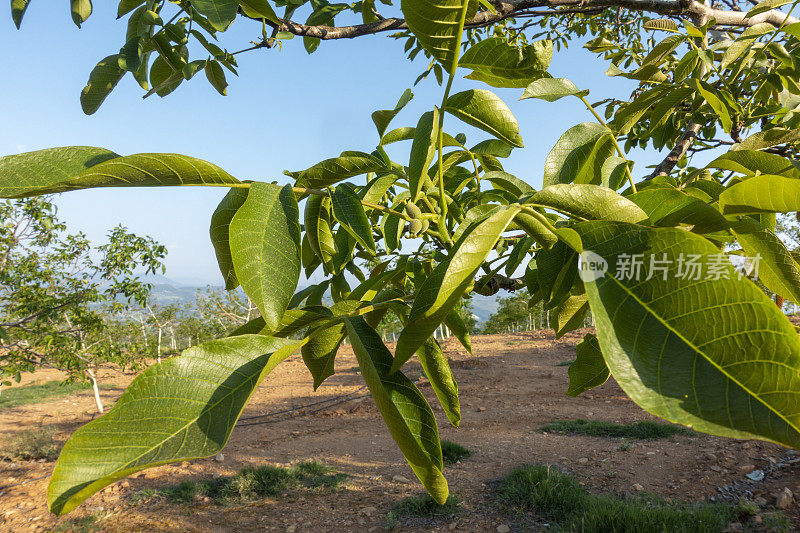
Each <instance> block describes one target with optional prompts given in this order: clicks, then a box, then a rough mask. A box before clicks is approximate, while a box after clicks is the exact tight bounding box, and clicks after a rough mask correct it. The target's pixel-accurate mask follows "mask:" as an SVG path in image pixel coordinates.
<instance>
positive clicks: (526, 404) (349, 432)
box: [0, 331, 800, 533]
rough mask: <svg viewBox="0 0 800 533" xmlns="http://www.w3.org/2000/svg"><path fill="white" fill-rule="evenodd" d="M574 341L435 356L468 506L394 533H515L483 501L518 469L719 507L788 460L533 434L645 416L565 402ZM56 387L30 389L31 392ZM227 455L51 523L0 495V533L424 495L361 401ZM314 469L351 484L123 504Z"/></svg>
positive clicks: (354, 384)
mask: <svg viewBox="0 0 800 533" xmlns="http://www.w3.org/2000/svg"><path fill="white" fill-rule="evenodd" d="M584 333H586V331H578V332H573V333H572V334H569V335H567V336H565V337H564V338H562V339H560V340H555V339H554V337H553V334H552V332H543V331H540V332H533V333H530V332H528V333H520V334H515V335H485V336H476V337H473V346H474V353H475V355H474V356H470V355H469V354H467V353H466V352H465V351H464V350H463V349H462V348H461V347H460V346H459V345H458V343H457V342H456V341H455V339H450V340H449V341H447V342H445V344H444V347H445V352H446V354H447V355H448V356H449V357H450V358H451V360H452V366H453V371H454V373H455V375H456V378H457V380H458V383H459V388H460V396H461V401H462V422H461V428H460V429H456V428H453V427H452V426H450V425H449V424H448V422H447V419H446V417H445V416H444V413H443V412H442V410H441V409H440V408H438V404H437V403H436V400H435V397H434V395H433V393H432V391H431V388H430V386H429V385H426V384H425V383H424V382H423V384H422V391H423V393H424V394H425V396H426V397H427V398H428V400H429V402H430V403H431V405H433V406H434V411H435V413H436V416H437V418H438V420H439V423H440V431H441V436H442V438H443V439H449V440H452V441H454V442H457V443H459V444H461V445H463V446H466V447H467V448H469V449H470V450H472V452H473V455H472V456H471V457H469V458H468V459H465V460H464V461H463V462H462V463H460V464H456V465H454V466H450V467H446V468H445V474H446V476H447V479H448V480H449V483H450V488H451V492H453V493H454V494H456V495H458V496H459V497H460V498H461V499H462V500H463V503H462V510H461V512H460V513H459V514H458V515H456V516H454V517H447V518H444V519H441V520H438V521H433V522H424V521H423V522H420V521H417V522H415V523H404V524H401V525H400V526H398V528H397V529H396V531H451V530H456V531H469V532H473V531H496V529H497V527H498V525H501V524H507V525H509V526H510V528H511V531H517V530H521V526H520V523H519V522H517V521H515V517H514V516H510V515H506V514H503V513H502V512H500V511H498V510H497V507H496V506H495V505H494V503H493V491H494V488H495V487H496V485H497V480H498V479H499V478H501V477H502V476H504V475H505V474H506V473H507V472H508V471H509V470H511V469H512V468H513V467H515V466H518V465H522V464H530V463H548V464H555V465H559V466H560V467H561V468H563V469H564V470H566V471H567V472H569V473H571V474H572V475H574V476H575V477H576V478H577V479H578V480H579V481H580V482H581V483H583V484H584V485H585V486H586V487H587V488H589V489H591V490H594V491H613V492H617V493H631V492H635V491H636V490H637V489H644V491H647V492H653V493H656V494H660V495H662V496H664V497H670V498H678V499H684V500H688V499H691V500H697V501H699V500H707V499H708V498H709V497H712V496H715V495H718V493H717V487H720V486H723V485H726V484H730V483H732V482H734V481H737V480H742V479H743V477H744V474H745V473H747V472H749V471H751V470H753V469H754V468H764V467H765V466H767V465H769V461H770V459H772V460H778V461H780V460H786V459H787V458H788V459H789V460H791V459H792V457H793V455H792V453H793V452H789V451H787V450H786V449H783V448H781V447H779V446H775V445H771V444H766V443H762V442H758V441H737V440H731V439H723V438H715V437H709V436H700V435H698V436H684V435H679V436H677V437H675V438H673V439H662V440H655V441H628V442H629V443H630V448H629V449H627V450H626V451H623V450H621V449H620V441H619V440H615V439H605V438H595V437H584V436H563V435H557V434H547V433H543V432H542V431H541V430H540V428H541V426H542V425H543V424H545V423H547V422H550V421H551V420H555V419H577V418H586V419H594V420H606V421H611V422H620V423H628V422H633V421H637V420H648V419H652V418H653V417H651V416H649V415H648V414H647V413H645V412H643V411H642V410H641V409H639V408H638V407H637V406H636V405H634V404H633V403H632V402H631V401H630V400H628V399H627V398H626V397H625V395H624V394H623V393H622V392H621V391H620V389H619V388H618V387H617V385H616V384H615V383H613V380H612V381H610V382H609V383H606V384H605V385H604V386H602V387H600V388H598V389H595V390H593V391H589V392H588V393H586V394H584V395H583V396H581V397H579V398H570V397H568V396H566V395H565V391H566V388H567V384H568V376H567V367H566V366H555V365H556V364H557V363H559V362H562V361H565V360H569V359H572V358H574V346H575V345H576V344H577V343H578V342H579V341H580V339H581V338H582V336H583V334H584ZM336 365H337V373H336V374H335V375H334V376H332V377H331V378H329V379H328V380H327V381H326V382H325V384H324V385H323V386H322V387H320V389H319V391H318V392H316V393H314V392H313V391H312V389H311V382H312V380H311V376H310V375H309V373H308V372H307V371H306V369H305V367H304V366H303V363H302V360H301V358H300V356H299V354H296V355H293V356H292V357H291V358H289V359H287V360H286V361H285V362H284V363H282V364H281V365H279V366H278V368H277V369H276V370H275V371H274V372H273V373H272V375H271V376H270V377H269V378H268V379H267V380H266V381H265V382H264V383H263V384H262V385H261V386H260V387H259V388H258V390H257V391H256V393H255V395H254V397H253V400H252V401H251V403H250V404H249V405H248V406H247V407H246V408H245V411H244V414H243V417H250V416H255V415H259V414H264V413H270V412H275V411H279V410H282V409H287V408H291V407H297V406H302V405H305V404H308V403H311V402H314V401H318V400H320V399H324V398H328V397H333V396H339V395H342V394H345V393H351V392H354V391H357V390H358V389H359V388H360V387H361V386H362V385H363V382H362V380H361V377H360V376H359V375H358V373H357V372H356V370H357V367H356V361H355V358H354V356H353V355H352V353H351V352H350V350H349V348H347V347H346V348H343V349H342V351H341V352H340V354H339V356H338V357H337V360H336ZM406 373H407V374H408V375H409V376H410V377H412V379H416V377H417V376H419V374H420V370H419V366H418V364H417V363H416V362H412V363H409V365H408V366H407V367H406ZM54 377H55V376H52V375H51V376H48V375H46V374H41V375H37V376H35V378H36V379H39V380H47V379H53V378H54ZM131 379H132V376H125V375H119V374H117V375H106V376H104V378H103V382H104V383H106V384H109V383H113V384H114V385H117V386H118V387H117V388H115V389H111V390H104V391H103V396H104V399H105V401H106V402H107V403H108V404H109V405H110V404H112V403H113V401H114V400H115V399H116V398H117V397H118V396H119V394H120V393H121V391H122V387H124V386H125V385H126V384H127V383H129V382H130V380H131ZM359 394H361V393H359ZM92 407H93V399H92V397H91V394H90V393H89V392H81V393H79V394H76V395H72V396H70V397H68V398H66V399H64V398H60V399H58V400H54V401H50V402H46V403H41V404H37V405H28V406H22V407H17V408H9V409H5V410H3V411H0V439H1V438H5V437H4V436H5V435H9V434H10V432H14V431H18V430H23V429H31V428H37V427H40V426H46V425H55V427H57V428H58V431H59V436H61V437H62V438H66V436H67V435H68V434H69V433H70V432H72V431H74V430H75V429H76V428H78V427H80V426H81V425H82V424H84V423H85V422H87V421H89V420H91V419H92V418H93V416H94V415H93V414H92ZM312 409H313V407H312ZM275 418H280V417H275ZM223 453H224V459H223V460H222V461H218V460H215V459H214V458H210V459H204V460H197V461H192V462H190V463H188V462H185V463H182V464H176V465H170V466H163V467H159V468H156V469H152V470H147V471H145V472H143V473H139V474H137V475H134V476H132V477H130V478H128V479H126V480H125V481H122V482H120V483H117V484H115V485H112V486H111V487H108V488H106V489H105V490H104V491H102V492H101V493H100V494H97V495H95V496H94V497H92V498H90V499H89V500H87V501H86V502H85V503H84V504H83V505H82V506H81V507H80V508H78V509H77V510H76V511H74V512H73V513H72V514H70V515H69V516H68V517H67V518H61V519H56V518H54V517H52V516H51V515H49V514H48V512H47V510H46V506H45V493H46V489H47V481H48V480H47V478H44V479H41V480H38V481H33V482H30V483H26V484H24V485H19V486H15V487H11V488H5V489H3V488H0V531H13V532H15V533H17V532H22V531H49V530H51V529H52V528H54V527H57V526H59V525H61V527H65V526H66V525H67V524H69V523H65V520H68V519H72V520H74V519H76V518H80V517H83V516H86V515H90V514H93V513H101V514H102V515H103V516H106V517H107V518H105V519H104V520H103V521H102V522H100V525H101V527H102V530H103V531H145V532H150V531H181V532H183V531H237V532H239V531H279V532H285V531H296V532H303V531H337V532H344V531H384V530H385V525H386V513H387V512H389V511H390V510H391V509H392V508H393V507H394V506H395V505H396V504H397V502H399V501H400V500H402V499H403V498H405V497H407V496H411V495H416V494H419V493H421V492H422V488H421V486H420V485H419V484H417V483H416V482H415V481H414V476H413V474H412V472H411V470H410V468H409V467H408V466H407V465H406V464H405V462H404V461H403V458H402V456H401V455H400V452H399V451H398V450H397V448H396V447H395V445H394V444H393V443H392V441H391V438H390V436H389V433H388V431H387V430H386V428H385V427H384V425H383V422H382V420H381V418H380V415H379V414H378V412H377V410H376V409H375V407H374V405H373V404H372V401H371V400H370V399H369V398H359V399H356V400H352V401H347V402H345V403H341V404H339V405H336V406H334V407H333V408H331V409H330V410H326V411H322V412H318V413H314V414H311V415H310V416H308V417H305V418H299V419H290V420H284V421H277V422H274V423H270V424H263V425H255V426H249V427H238V428H237V429H236V430H235V431H234V432H233V435H232V437H231V440H230V442H229V443H228V446H227V448H226V449H225V450H224V452H223ZM311 459H313V460H318V461H320V462H322V463H325V464H327V465H330V466H332V467H335V468H336V469H338V470H339V471H341V472H343V473H345V474H347V475H348V476H349V477H348V480H347V481H346V483H345V485H344V486H343V488H342V489H340V490H338V491H335V492H331V491H327V492H326V491H321V492H309V491H304V490H298V491H290V492H288V493H286V494H284V495H282V496H280V497H278V498H265V499H263V500H259V501H256V502H252V503H248V504H244V505H237V506H221V505H216V504H214V503H204V502H196V504H194V505H190V506H187V505H181V504H175V503H169V502H166V501H150V502H148V503H146V504H140V505H133V504H131V502H130V496H131V494H133V493H134V492H135V491H137V490H141V489H144V488H160V487H164V486H166V485H171V484H176V483H179V482H181V481H186V480H199V479H204V478H210V477H212V476H214V475H232V474H234V473H235V472H237V471H238V470H240V469H241V468H243V467H245V466H249V465H256V466H257V465H262V464H276V465H288V464H290V463H292V462H294V461H301V460H311ZM52 467H53V464H52V463H36V462H16V463H10V462H0V487H3V486H8V485H11V484H13V483H18V482H20V481H25V480H29V479H33V478H36V477H39V476H44V475H47V474H49V473H50V472H51V470H52ZM396 476H401V478H399V479H398V478H397V477H396ZM402 478H407V479H408V480H410V481H409V482H407V483H406V482H403V481H402ZM755 487H756V491H755V494H754V495H753V497H763V498H764V499H766V500H767V502H768V503H767V507H769V506H770V505H772V504H774V502H775V494H776V493H778V492H779V491H780V490H782V489H783V488H784V487H787V488H789V489H790V490H791V491H792V492H793V493H795V494H800V463H798V464H792V465H790V466H787V467H784V468H782V469H780V470H779V471H778V472H777V473H776V474H774V475H771V476H768V477H767V479H765V480H764V481H763V482H761V483H758V484H756V485H755ZM788 516H789V517H790V518H791V519H792V521H793V524H794V525H795V526H798V525H800V522H799V521H798V518H799V517H800V514H799V513H798V511H797V504H793V505H792V507H791V508H790V509H789V511H788ZM73 523H74V522H73Z"/></svg>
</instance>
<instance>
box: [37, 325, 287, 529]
mask: <svg viewBox="0 0 800 533" xmlns="http://www.w3.org/2000/svg"><path fill="white" fill-rule="evenodd" d="M301 344H302V341H290V340H284V339H276V338H272V337H265V336H260V335H242V336H238V337H229V338H226V339H220V340H215V341H210V342H207V343H205V344H201V345H200V346H197V347H194V348H190V349H188V350H186V351H185V352H184V353H183V355H181V356H180V357H174V358H171V359H167V360H166V361H164V362H163V363H161V364H158V365H153V366H151V367H150V368H148V369H147V370H145V371H144V372H142V374H140V375H139V376H138V377H136V379H134V381H133V383H131V384H130V386H129V387H128V389H127V390H126V391H125V393H124V394H123V395H122V396H121V397H120V399H119V400H118V401H117V403H116V404H115V405H114V407H113V408H112V409H111V410H110V411H109V412H108V413H107V414H105V415H104V416H102V417H100V418H99V419H97V420H94V421H92V422H90V423H88V424H86V425H85V426H83V427H82V428H80V429H78V430H77V431H76V432H75V433H73V434H72V437H70V439H69V441H67V443H66V444H65V445H64V449H63V450H62V452H61V455H60V456H59V458H58V462H57V463H56V466H55V470H54V471H53V477H52V478H51V479H50V486H49V488H48V491H47V504H48V506H49V508H50V511H51V512H53V513H55V514H59V515H61V514H64V513H68V512H69V511H71V510H72V509H74V508H75V507H76V506H78V505H79V504H80V503H81V502H82V501H83V500H85V499H86V498H88V497H89V496H91V495H92V494H94V493H95V492H97V491H99V490H100V489H102V488H103V487H105V486H106V485H108V484H110V483H113V482H114V481H117V480H118V479H121V478H123V477H125V476H129V475H131V474H133V473H134V472H138V471H139V470H142V469H145V468H148V467H152V466H157V465H161V464H166V463H172V462H177V461H185V460H191V459H197V458H200V457H208V456H211V455H215V454H216V453H218V452H219V451H220V450H221V449H222V448H223V447H224V446H225V444H226V443H227V441H228V437H229V436H230V434H231V430H232V429H233V426H234V425H235V424H236V420H237V419H238V418H239V415H240V414H241V412H242V408H244V406H245V404H246V403H247V401H248V400H249V399H250V396H251V395H252V393H253V391H254V390H255V388H256V386H257V385H258V384H259V383H260V382H261V381H262V380H263V379H264V378H265V377H266V376H267V374H269V373H270V372H271V371H272V369H273V368H275V366H276V365H277V364H278V363H280V362H281V361H282V360H283V359H285V358H286V357H287V356H289V355H290V354H291V353H292V352H293V351H294V350H295V349H297V347H298V346H300V345H301ZM87 454H88V455H87ZM90 458H91V459H90Z"/></svg>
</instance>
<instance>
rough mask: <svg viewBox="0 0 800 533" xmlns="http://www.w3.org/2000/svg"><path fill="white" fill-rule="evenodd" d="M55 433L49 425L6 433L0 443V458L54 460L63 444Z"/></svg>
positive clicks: (10, 459)
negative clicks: (56, 437)
mask: <svg viewBox="0 0 800 533" xmlns="http://www.w3.org/2000/svg"><path fill="white" fill-rule="evenodd" d="M55 434H56V430H55V428H52V427H49V426H45V427H41V428H36V429H26V430H24V431H15V432H13V433H7V434H6V435H4V436H3V442H2V444H0V460H4V461H38V460H40V459H44V460H46V461H55V460H56V459H58V454H59V453H60V452H61V447H62V446H63V444H62V443H61V442H60V441H57V440H56V439H55Z"/></svg>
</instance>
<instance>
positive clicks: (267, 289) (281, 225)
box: [230, 182, 300, 329]
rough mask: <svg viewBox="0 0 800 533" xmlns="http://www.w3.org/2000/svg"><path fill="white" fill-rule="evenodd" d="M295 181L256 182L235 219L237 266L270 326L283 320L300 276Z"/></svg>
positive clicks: (233, 248) (232, 241) (232, 239)
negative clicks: (290, 183) (287, 183)
mask: <svg viewBox="0 0 800 533" xmlns="http://www.w3.org/2000/svg"><path fill="white" fill-rule="evenodd" d="M298 218H299V212H298V208H297V200H296V199H295V196H294V193H293V192H292V188H291V186H289V185H286V186H285V187H280V186H278V185H272V184H270V183H260V182H257V183H253V184H252V185H251V186H250V192H249V194H248V195H247V200H245V202H244V204H243V205H242V206H241V207H240V208H239V210H238V211H237V212H236V214H235V215H234V217H233V219H232V220H231V223H230V245H231V254H232V256H233V266H234V268H235V270H236V276H237V277H238V278H239V283H241V285H242V289H244V292H245V293H247V295H248V296H249V297H250V299H251V300H252V301H253V303H254V304H255V305H256V307H258V310H259V311H260V312H261V316H262V317H263V318H264V321H265V323H266V325H267V327H269V328H270V329H275V328H277V327H278V325H279V324H280V321H281V318H282V317H283V313H284V311H286V308H287V307H288V305H289V301H290V300H291V298H292V295H293V294H294V291H295V288H296V287H297V282H298V280H299V278H300V224H299V222H298Z"/></svg>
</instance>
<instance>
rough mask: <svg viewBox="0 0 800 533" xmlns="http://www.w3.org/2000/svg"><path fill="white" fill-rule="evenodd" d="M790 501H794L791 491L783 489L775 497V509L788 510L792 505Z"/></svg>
mask: <svg viewBox="0 0 800 533" xmlns="http://www.w3.org/2000/svg"><path fill="white" fill-rule="evenodd" d="M792 500H794V495H793V494H792V491H791V490H789V489H788V488H785V487H784V489H783V490H782V491H780V492H779V493H778V495H777V496H776V497H775V507H777V508H778V509H788V508H789V507H790V506H791V505H792Z"/></svg>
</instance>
